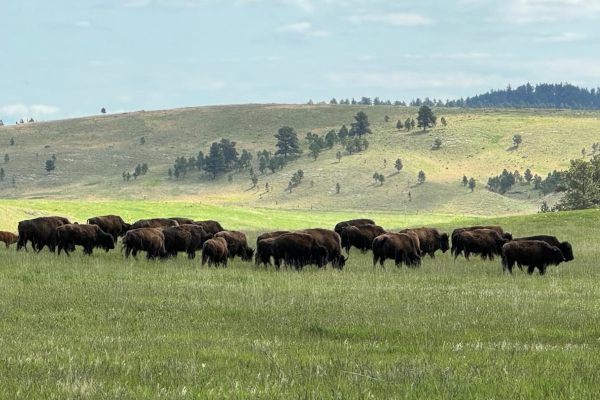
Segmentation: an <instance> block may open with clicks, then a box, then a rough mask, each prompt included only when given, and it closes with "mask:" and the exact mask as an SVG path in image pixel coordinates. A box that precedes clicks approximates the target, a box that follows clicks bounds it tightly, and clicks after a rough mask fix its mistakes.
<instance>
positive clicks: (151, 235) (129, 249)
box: [123, 228, 167, 259]
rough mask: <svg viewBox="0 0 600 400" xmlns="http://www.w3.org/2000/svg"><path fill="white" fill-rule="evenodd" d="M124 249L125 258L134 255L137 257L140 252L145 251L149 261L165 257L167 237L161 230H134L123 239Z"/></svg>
mask: <svg viewBox="0 0 600 400" xmlns="http://www.w3.org/2000/svg"><path fill="white" fill-rule="evenodd" d="M123 249H125V257H126V258H129V255H130V254H132V255H133V257H137V253H138V252H139V251H145V252H146V257H147V258H148V259H154V258H156V257H165V256H166V255H167V251H166V249H165V235H164V234H163V232H162V229H159V228H139V229H132V230H130V231H129V232H127V233H126V234H125V238H124V239H123Z"/></svg>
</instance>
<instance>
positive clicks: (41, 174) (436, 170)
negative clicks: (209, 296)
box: [0, 105, 600, 216]
mask: <svg viewBox="0 0 600 400" xmlns="http://www.w3.org/2000/svg"><path fill="white" fill-rule="evenodd" d="M359 111H365V112H367V114H368V115H369V117H370V120H371V123H372V129H373V135H370V136H369V138H368V139H369V142H370V147H369V149H368V151H366V152H363V153H360V154H355V155H349V154H346V153H345V152H344V153H345V154H344V157H343V158H342V160H341V162H340V163H338V162H337V160H336V159H335V154H336V152H337V151H338V150H340V149H341V147H340V146H336V147H334V149H332V150H328V151H325V152H323V153H322V154H321V156H320V157H319V158H318V159H317V160H316V161H314V160H313V159H312V158H310V157H309V156H308V154H307V153H308V151H307V146H308V144H307V141H306V139H305V138H304V137H305V134H306V133H307V132H308V131H313V132H316V133H319V134H325V133H326V132H328V131H329V130H330V129H336V130H337V129H339V128H340V127H341V126H342V124H346V125H348V126H349V125H350V123H351V122H352V121H353V116H354V115H355V114H356V113H357V112H359ZM435 113H436V114H437V115H438V117H442V116H444V117H445V118H446V119H447V120H448V121H449V124H448V126H447V127H446V128H442V127H437V128H435V129H433V130H431V131H427V132H420V131H413V132H410V133H406V132H404V131H397V130H396V129H395V126H396V121H397V120H399V119H400V120H405V119H406V118H408V117H410V118H416V114H417V109H416V108H410V107H404V108H398V107H385V106H384V107H381V106H380V107H365V106H336V107H333V106H289V105H287V106H285V105H241V106H218V107H203V108H189V109H178V110H168V111H156V112H138V113H129V114H120V115H107V116H97V117H89V118H81V119H73V120H64V121H55V122H40V123H35V124H23V125H18V126H6V127H2V128H0V155H2V156H3V154H8V155H9V158H10V161H9V162H8V163H4V164H3V165H2V167H3V168H4V169H5V171H6V179H5V180H4V181H3V182H0V198H4V199H24V198H27V199H49V200H85V201H99V200H100V201H102V200H118V201H123V200H130V201H131V200H134V201H140V200H153V201H173V200H176V201H182V202H191V203H202V204H211V205H228V206H236V207H244V206H250V207H253V208H257V207H258V208H271V209H278V208H283V209H305V210H308V209H311V208H312V209H315V210H322V211H327V210H332V209H336V210H364V209H369V210H380V211H395V212H401V213H407V214H414V213H416V212H420V213H422V212H427V213H434V214H448V215H456V214H460V215H463V214H466V215H488V216H489V215H498V216H499V215H516V214H527V213H532V212H535V211H537V210H538V209H539V205H540V203H541V202H542V200H547V201H548V203H549V204H553V203H554V202H556V201H557V198H555V197H552V196H551V197H549V198H544V199H542V198H540V195H539V193H538V191H535V190H532V189H531V187H530V186H517V187H515V188H514V190H513V191H512V193H509V194H508V195H507V196H500V195H498V194H495V193H492V192H489V191H487V190H486V189H485V188H484V186H485V184H486V182H487V179H488V177H490V176H492V175H497V174H499V173H500V172H502V170H503V169H504V168H507V169H509V170H511V171H514V170H515V169H518V170H520V171H521V172H523V171H524V170H525V169H527V168H530V169H531V170H532V171H533V172H534V173H537V174H540V175H541V176H545V175H546V174H547V173H548V172H550V171H552V170H554V169H557V168H559V169H560V168H565V167H566V166H567V165H568V163H569V160H571V159H574V158H579V157H581V149H582V148H583V147H585V148H587V149H588V150H589V149H590V147H591V144H592V143H593V142H594V141H597V138H598V134H599V133H600V125H599V124H598V121H599V118H600V112H595V111H559V110H474V109H464V110H462V109H436V110H435ZM385 115H388V116H389V117H390V122H388V123H385V122H384V116H385ZM284 125H290V126H292V127H294V128H295V129H296V131H297V132H298V134H299V137H300V138H301V144H302V146H303V147H304V150H305V152H304V155H303V156H302V157H300V158H299V159H298V160H296V161H294V162H292V163H290V164H289V165H288V166H287V167H286V168H285V169H283V170H281V171H277V172H276V173H275V174H271V173H270V172H269V173H266V174H264V175H260V176H259V184H258V187H257V188H256V189H252V190H251V189H250V186H251V184H250V178H249V175H248V172H247V171H245V172H241V173H234V174H233V182H232V183H228V179H227V174H225V175H224V176H222V177H220V178H219V179H217V180H216V181H213V180H210V179H208V178H207V177H206V176H204V175H201V174H199V173H198V172H194V173H190V174H189V175H188V176H187V177H186V179H182V180H179V181H175V180H169V179H167V171H168V169H169V168H170V167H172V166H173V163H174V160H175V158H176V157H178V156H186V157H189V156H196V155H197V153H198V151H199V150H203V151H204V152H205V153H206V152H207V150H208V148H209V146H210V143H211V142H213V141H218V140H220V139H221V138H223V137H224V138H230V139H232V140H235V141H237V142H238V147H239V148H245V149H248V150H251V151H252V153H253V154H254V153H255V152H256V151H257V150H262V149H265V148H267V149H270V150H274V149H275V139H274V138H273V135H274V134H275V133H276V132H277V129H278V128H280V127H281V126H284ZM516 133H519V134H521V135H522V137H523V143H522V145H521V146H520V147H519V149H516V150H515V149H512V148H511V146H512V143H511V140H512V137H513V135H514V134H516ZM142 136H143V137H144V138H145V139H146V144H145V145H143V146H142V145H140V138H141V137H142ZM437 137H439V138H441V139H442V142H443V145H442V147H441V149H439V150H437V151H433V150H431V146H432V144H433V141H434V140H435V138H437ZM11 138H14V140H15V144H14V146H11V145H10V140H11ZM53 154H56V156H57V162H56V170H55V171H53V172H52V173H50V174H47V173H46V171H45V170H44V165H45V162H46V160H47V159H49V158H50V157H51V156H52V155H53ZM397 158H401V159H402V160H403V164H404V169H403V170H402V171H401V172H400V173H399V174H396V173H395V172H396V171H395V170H394V161H395V160H396V159H397ZM384 159H385V160H387V166H386V167H385V168H384V163H383V160H384ZM257 161H258V160H256V159H255V160H253V162H254V164H256V163H257ZM144 162H146V163H148V165H149V168H150V172H149V173H148V175H146V176H143V177H141V178H140V179H139V180H137V181H135V182H134V181H133V180H132V181H130V182H123V181H122V179H121V174H122V172H123V171H129V172H132V173H133V170H134V168H135V166H136V165H137V164H138V163H144ZM254 169H255V170H256V171H257V170H258V168H257V166H256V165H254ZM298 169H302V170H303V171H304V172H305V177H306V178H305V181H304V183H303V184H302V185H301V186H300V187H298V188H297V189H295V190H294V191H293V192H292V193H287V192H286V191H285V189H286V188H287V184H288V181H289V179H290V177H291V175H292V174H293V173H294V172H295V171H297V170H298ZM420 170H423V171H424V172H425V173H426V174H427V181H426V183H425V184H423V185H416V182H417V174H418V172H419V171H420ZM375 172H379V173H382V174H384V176H386V182H385V184H384V185H383V186H379V185H375V183H374V181H373V179H372V176H373V174H374V173H375ZM463 174H466V175H467V176H468V177H475V179H476V180H477V184H478V187H477V188H476V190H475V192H474V193H471V192H470V191H469V189H468V188H465V187H463V186H461V184H460V179H461V178H462V176H463ZM13 177H14V178H15V185H14V187H13V185H12V178H13ZM310 181H313V182H314V186H313V187H311V186H310V184H309V183H310ZM266 183H269V185H270V187H271V189H272V190H271V191H270V192H268V193H267V192H265V190H264V186H265V184H266ZM336 183H340V184H341V188H342V189H341V193H340V194H339V195H337V194H336V193H335V186H336ZM409 191H410V192H411V194H412V201H409V198H408V192H409Z"/></svg>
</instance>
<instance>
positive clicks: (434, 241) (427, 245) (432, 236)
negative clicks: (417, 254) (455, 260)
mask: <svg viewBox="0 0 600 400" xmlns="http://www.w3.org/2000/svg"><path fill="white" fill-rule="evenodd" d="M408 232H414V233H416V234H417V236H418V237H419V248H420V250H421V253H422V254H429V257H431V258H435V252H436V251H438V250H442V253H445V252H447V251H448V250H449V249H450V243H449V239H450V238H449V237H448V234H447V233H440V231H438V230H437V229H435V228H413V229H404V230H402V231H400V233H408Z"/></svg>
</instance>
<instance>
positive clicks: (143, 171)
mask: <svg viewBox="0 0 600 400" xmlns="http://www.w3.org/2000/svg"><path fill="white" fill-rule="evenodd" d="M147 173H148V164H146V163H143V164H142V175H146V174H147Z"/></svg>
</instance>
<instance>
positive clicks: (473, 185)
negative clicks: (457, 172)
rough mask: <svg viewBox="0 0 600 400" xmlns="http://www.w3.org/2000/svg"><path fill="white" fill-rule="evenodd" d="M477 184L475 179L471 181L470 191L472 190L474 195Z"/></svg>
mask: <svg viewBox="0 0 600 400" xmlns="http://www.w3.org/2000/svg"><path fill="white" fill-rule="evenodd" d="M476 184H477V182H475V179H474V178H471V179H469V189H471V193H473V191H474V190H475V185H476Z"/></svg>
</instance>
